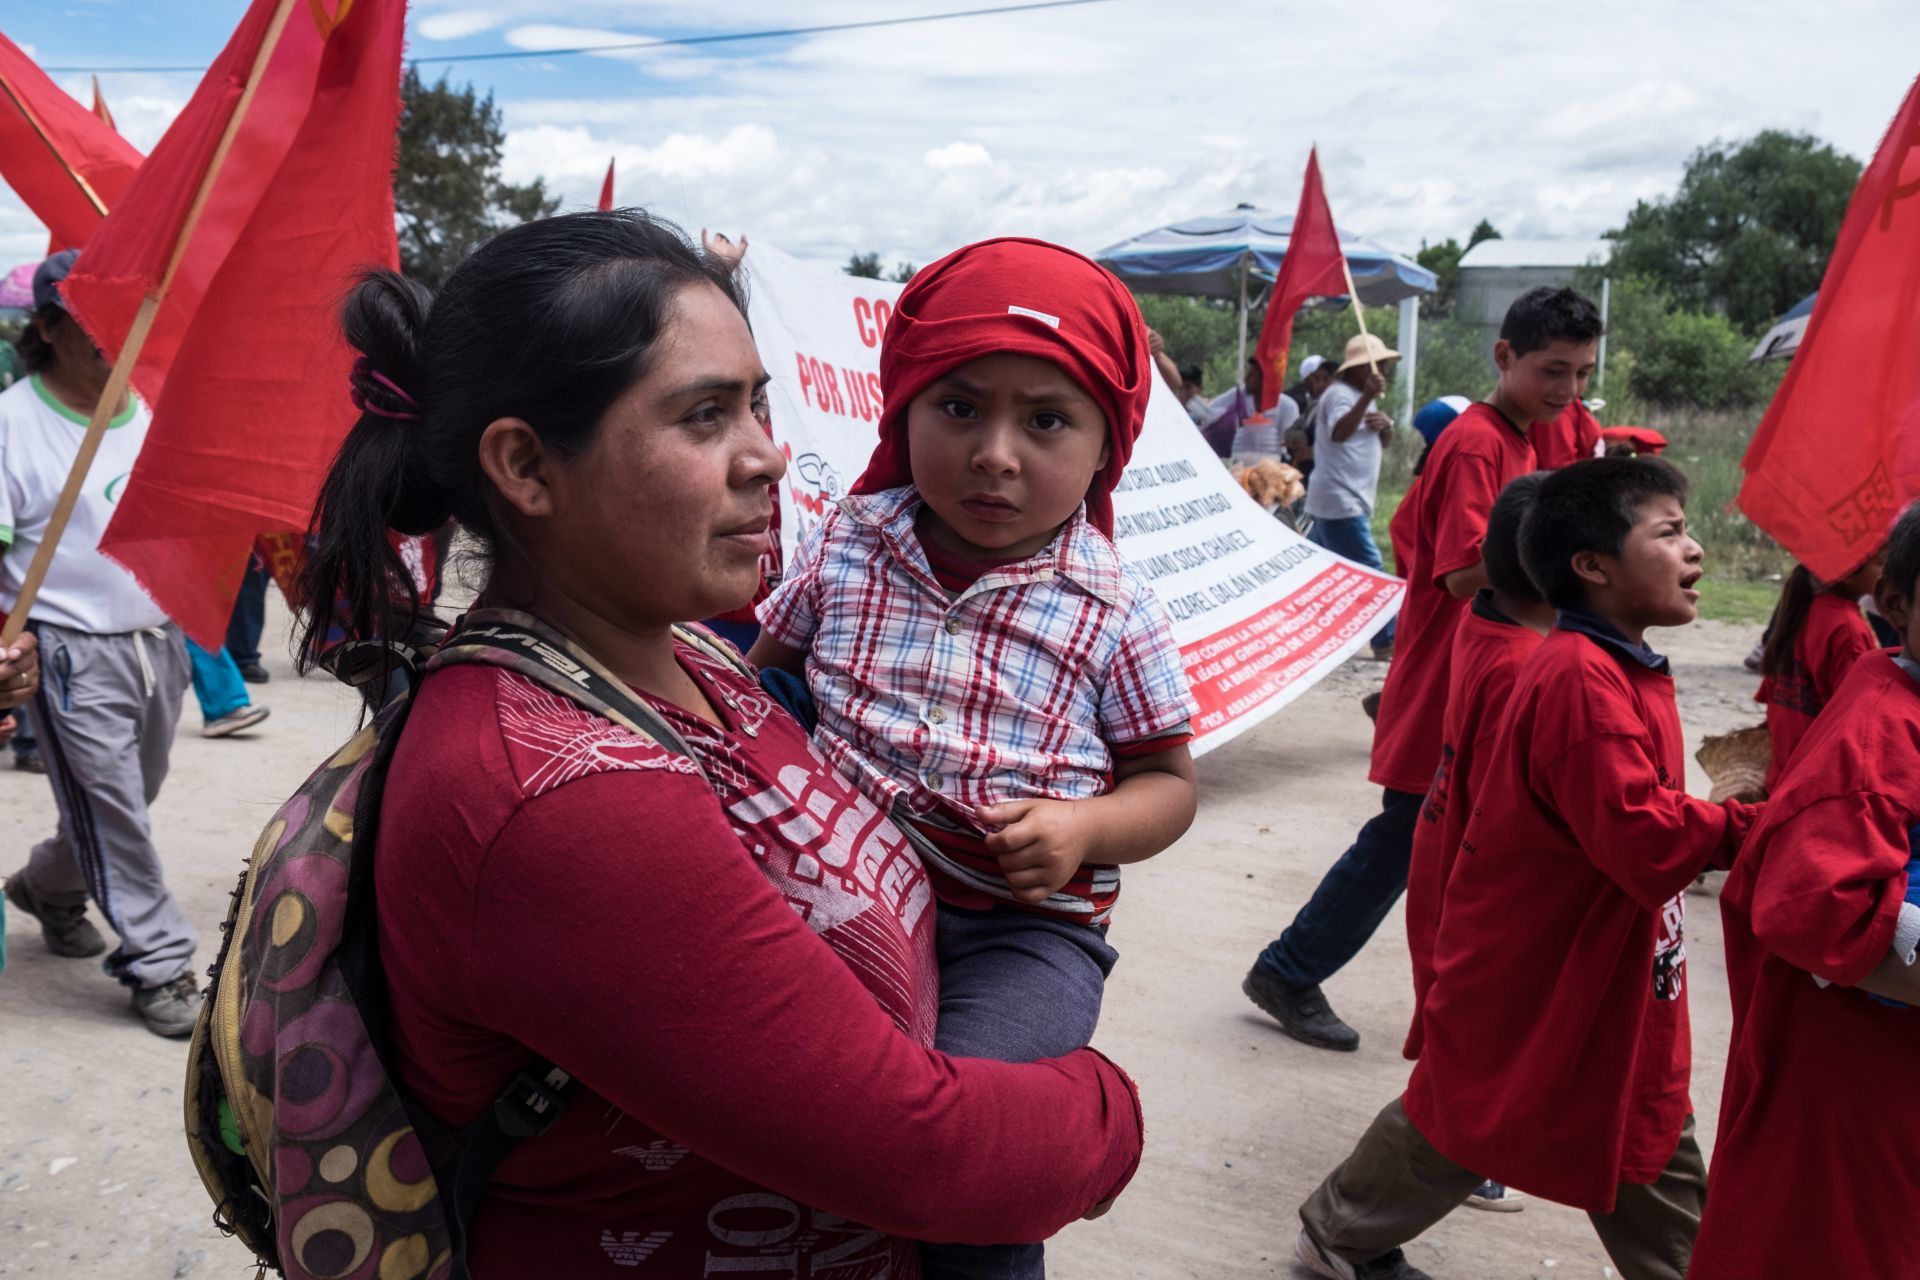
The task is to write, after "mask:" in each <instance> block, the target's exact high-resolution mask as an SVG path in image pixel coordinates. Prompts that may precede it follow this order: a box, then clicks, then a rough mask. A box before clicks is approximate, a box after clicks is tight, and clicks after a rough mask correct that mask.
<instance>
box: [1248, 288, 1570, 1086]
mask: <svg viewBox="0 0 1920 1280" xmlns="http://www.w3.org/2000/svg"><path fill="white" fill-rule="evenodd" d="M1600 333H1601V324H1600V313H1599V312H1598V311H1596V310H1595V309H1594V306H1593V304H1592V303H1591V302H1588V301H1587V300H1586V299H1585V298H1583V297H1581V296H1580V295H1579V294H1577V293H1575V292H1574V291H1573V290H1571V289H1548V288H1540V289H1534V290H1532V291H1530V292H1528V293H1525V294H1523V295H1521V296H1520V298H1519V299H1518V300H1516V301H1515V302H1514V304H1513V305H1512V306H1511V307H1509V308H1508V309H1507V315H1506V319H1505V320H1503V321H1502V322H1501V325H1500V340H1499V341H1498V342H1496V343H1494V347H1493V361H1494V364H1495V366H1496V367H1497V368H1498V369H1499V371H1500V381H1499V384H1498V385H1497V386H1495V387H1494V390H1493V395H1492V396H1490V397H1488V399H1487V400H1485V401H1483V402H1482V403H1480V404H1475V405H1470V406H1468V408H1467V409H1466V410H1465V411H1464V412H1462V413H1461V414H1460V416H1459V417H1457V418H1455V419H1454V420H1453V421H1452V422H1451V423H1450V424H1448V426H1447V429H1446V430H1445V431H1443V432H1441V433H1440V434H1439V436H1438V437H1436V438H1435V440H1434V442H1433V447H1432V449H1431V450H1430V451H1429V452H1428V454H1427V460H1426V465H1425V466H1424V467H1423V468H1422V469H1421V473H1420V481H1419V483H1418V484H1416V485H1415V486H1414V487H1413V488H1412V489H1411V490H1409V491H1408V493H1407V496H1406V498H1405V499H1403V500H1402V505H1401V509H1400V510H1399V511H1397V512H1395V513H1394V518H1393V525H1392V528H1393V533H1394V540H1393V542H1394V558H1395V560H1396V561H1398V564H1397V565H1396V567H1397V568H1398V570H1399V571H1400V573H1401V574H1402V575H1403V576H1405V578H1406V579H1407V594H1406V599H1405V602H1404V603H1403V604H1402V605H1401V607H1400V617H1399V620H1398V623H1397V626H1398V635H1397V637H1396V639H1395V644H1394V659H1393V666H1392V668H1391V669H1390V670H1389V671H1388V672H1387V682H1386V686H1385V687H1384V688H1383V689H1382V690H1381V691H1380V703H1379V708H1378V712H1379V713H1378V716H1377V718H1376V721H1375V727H1374V732H1373V767H1372V770H1371V772H1370V773H1369V774H1368V777H1369V778H1370V779H1371V780H1372V781H1373V782H1374V783H1376V784H1378V785H1379V786H1380V787H1381V788H1383V791H1382V795H1381V804H1380V812H1379V813H1378V814H1376V815H1375V816H1374V817H1373V818H1372V819H1371V820H1369V821H1368V822H1367V824H1366V825H1365V826H1363V827H1361V828H1360V834H1359V835H1358V836H1357V837H1356V838H1355V839H1354V842H1353V844H1352V846H1351V847H1349V848H1348V849H1347V851H1346V852H1345V853H1343V854H1341V855H1340V858H1339V860H1338V861H1336V862H1335V863H1334V864H1333V866H1332V867H1331V868H1330V869H1329V870H1328V872H1327V874H1326V876H1325V877H1324V878H1323V879H1322V880H1321V881H1320V884H1319V886H1318V887H1317V888H1316V889H1315V890H1314V891H1313V896H1312V897H1311V898H1309V899H1308V900H1307V903H1306V905H1304V906H1302V907H1301V908H1300V911H1299V913H1298V914H1297V915H1295V916H1294V918H1293V923H1292V924H1290V925H1288V926H1287V929H1286V931H1285V932H1284V933H1282V934H1281V935H1280V936H1279V937H1278V938H1276V939H1275V940H1274V941H1273V942H1271V943H1269V944H1268V945H1267V948H1266V950H1264V951H1262V952H1261V953H1260V957H1259V959H1258V960H1256V961H1255V962H1254V965H1253V968H1252V969H1250V970H1249V971H1248V972H1247V976H1246V979H1245V981H1243V982H1242V983H1241V990H1243V991H1244V992H1246V994H1247V998H1248V999H1250V1000H1252V1001H1253V1002H1254V1003H1255V1004H1257V1005H1259V1006H1260V1008H1261V1009H1263V1010H1264V1011H1265V1012H1266V1013H1268V1014H1269V1015H1271V1016H1272V1017H1273V1018H1274V1020H1275V1021H1277V1022H1279V1024H1280V1027H1281V1029H1282V1030H1283V1031H1285V1032H1286V1033H1287V1034H1288V1035H1290V1036H1292V1037H1293V1038H1294V1039H1296V1040H1299V1041H1301V1042H1302V1043H1304V1044H1310V1045H1314V1046H1315V1047H1317V1048H1322V1049H1339V1050H1353V1049H1357V1048H1359V1047H1360V1033H1359V1032H1357V1031H1355V1030H1354V1029H1353V1028H1352V1027H1350V1026H1348V1025H1347V1024H1346V1023H1345V1022H1343V1021H1341V1020H1340V1018H1339V1016H1338V1015H1336V1014H1335V1013H1334V1012H1333V1010H1332V1008H1330V1007H1329V1006H1328V1004H1327V999H1326V996H1325V995H1323V994H1322V993H1321V990H1320V984H1321V983H1322V982H1324V981H1326V980H1327V979H1328V978H1330V977H1332V976H1333V974H1334V973H1336V972H1338V971H1339V970H1340V969H1341V968H1342V967H1343V966H1344V965H1345V964H1346V963H1347V961H1349V960H1351V959H1353V957H1354V956H1356V955H1358V954H1359V953H1360V948H1361V947H1363V946H1365V945H1366V943H1367V939H1368V938H1371V937H1372V936H1373V931H1374V930H1375V929H1378V928H1379V927H1380V922H1381V921H1382V920H1384V919H1386V916H1387V912H1388V911H1390V910H1392V908H1393V904H1394V902H1395V900H1396V899H1398V898H1399V897H1400V894H1401V892H1402V891H1403V890H1405V889H1406V887H1407V863H1408V860H1409V859H1410V858H1411V857H1412V856H1413V829H1414V821H1415V817H1416V815H1418V814H1419V812H1420V804H1421V801H1422V800H1424V799H1425V798H1426V794H1427V786H1428V784H1429V783H1431V782H1432V781H1433V771H1434V769H1435V768H1436V767H1438V765H1439V763H1440V737H1441V730H1442V728H1443V726H1442V723H1441V722H1442V720H1443V719H1444V718H1445V716H1446V710H1447V679H1448V674H1447V673H1448V668H1449V665H1450V663H1451V660H1452V654H1453V630H1454V627H1455V625H1456V624H1457V623H1458V622H1459V621H1460V617H1461V615H1462V614H1464V613H1465V612H1466V608H1467V601H1468V599H1470V598H1471V597H1472V596H1473V594H1474V592H1476V591H1478V590H1479V589H1480V588H1482V587H1484V586H1486V585H1487V575H1486V570H1485V569H1484V568H1483V567H1482V566H1481V563H1480V543H1481V540H1482V538H1484V537H1485V535H1486V531H1487V512H1488V511H1490V510H1491V509H1492V507H1493V500H1494V498H1495V497H1496V496H1498V494H1499V493H1500V491H1501V490H1502V489H1504V488H1505V487H1506V486H1507V484H1508V483H1509V482H1511V481H1512V480H1514V479H1516V478H1517V477H1519V476H1523V475H1525V474H1527V473H1528V472H1529V471H1532V470H1533V469H1534V462H1533V448H1532V446H1530V445H1529V444H1528V443H1527V428H1528V426H1529V425H1530V424H1532V423H1534V422H1537V421H1542V420H1546V419H1551V418H1553V417H1556V416H1557V415H1558V414H1559V413H1560V412H1561V410H1563V409H1565V408H1566V407H1567V405H1568V404H1570V403H1571V402H1573V401H1574V400H1576V399H1578V398H1579V396H1580V394H1581V392H1583V391H1584V390H1585V389H1586V385H1587V379H1588V378H1590V377H1591V376H1592V375H1593V368H1594V360H1595V355H1596V351H1597V349H1598V346H1599V342H1600ZM1409 507H1411V510H1409V509H1408V508H1409ZM1403 552H1404V554H1403Z"/></svg>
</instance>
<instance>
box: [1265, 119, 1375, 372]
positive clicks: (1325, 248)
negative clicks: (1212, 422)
mask: <svg viewBox="0 0 1920 1280" xmlns="http://www.w3.org/2000/svg"><path fill="white" fill-rule="evenodd" d="M1351 288H1352V286H1351V285H1350V284H1349V283H1348V281H1347V260H1346V257H1345V256H1344V255H1343V254H1342V253H1341V252H1340V233H1339V232H1338V231H1336V230H1334V226H1333V211H1332V210H1330V209H1329V208H1327V192H1326V188H1325V187H1324V186H1322V185H1321V182H1320V151H1319V148H1317V147H1315V148H1313V149H1312V150H1309V151H1308V152H1307V176H1306V180H1305V181H1304V182H1303V183H1302V184H1301V186H1300V208H1299V210H1298V211H1297V212H1295V214H1294V215H1293V231H1292V232H1291V233H1290V234H1289V235H1288V236H1287V252H1286V256H1284V257H1282V258H1281V259H1280V274H1279V275H1277V276H1275V277H1274V280H1273V292H1272V293H1271V294H1269V295H1267V317H1266V319H1264V320H1262V321H1261V322H1260V342H1259V344H1258V345H1257V346H1255V347H1254V349H1253V354H1254V359H1256V360H1258V361H1259V362H1260V408H1261V409H1263V410H1265V409H1271V408H1273V405H1274V402H1275V401H1276V400H1278V399H1279V398H1280V388H1282V387H1284V386H1285V385H1286V383H1287V348H1288V347H1289V346H1290V345H1292V342H1293V317H1294V315H1295V313H1297V312H1298V311H1299V310H1300V304H1301V303H1303V302H1305V301H1306V300H1307V299H1308V298H1337V297H1339V296H1340V295H1341V294H1343V293H1349V292H1351ZM1363 324H1364V322H1363Z"/></svg>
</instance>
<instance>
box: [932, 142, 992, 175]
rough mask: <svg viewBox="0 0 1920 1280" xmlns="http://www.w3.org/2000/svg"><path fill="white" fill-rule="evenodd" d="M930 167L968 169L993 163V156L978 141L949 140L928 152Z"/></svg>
mask: <svg viewBox="0 0 1920 1280" xmlns="http://www.w3.org/2000/svg"><path fill="white" fill-rule="evenodd" d="M925 158H926V162H927V167H928V168H929V169H942V170H945V169H967V168H971V167H973V166H975V165H983V164H992V163H993V156H992V155H991V154H990V153H989V152H988V151H987V149H986V148H985V147H983V146H981V145H980V144H979V143H977V142H949V143H948V144H947V145H946V146H944V147H935V148H934V149H933V150H931V151H929V152H927V154H926V157H925Z"/></svg>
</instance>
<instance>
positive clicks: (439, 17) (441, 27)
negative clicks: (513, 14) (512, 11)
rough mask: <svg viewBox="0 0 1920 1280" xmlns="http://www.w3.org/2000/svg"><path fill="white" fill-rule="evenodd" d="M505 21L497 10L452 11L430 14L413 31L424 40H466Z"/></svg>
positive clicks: (416, 24)
mask: <svg viewBox="0 0 1920 1280" xmlns="http://www.w3.org/2000/svg"><path fill="white" fill-rule="evenodd" d="M505 21H506V16H505V15H504V14H502V13H500V12H499V11H498V10H496V9H452V10H448V11H447V12H445V13H434V14H429V15H428V16H426V17H424V18H422V19H420V21H419V22H417V23H415V24H414V28H413V29H414V32H415V34H417V35H418V36H419V37H420V38H421V39H422V40H464V39H466V38H467V37H468V36H477V35H479V34H480V33H481V32H483V31H491V30H493V29H494V28H495V27H497V26H499V25H500V24H501V23H503V22H505Z"/></svg>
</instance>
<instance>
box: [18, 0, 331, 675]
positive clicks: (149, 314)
mask: <svg viewBox="0 0 1920 1280" xmlns="http://www.w3.org/2000/svg"><path fill="white" fill-rule="evenodd" d="M294 3H295V0H280V5H279V7H278V8H277V9H275V10H274V13H273V20H272V22H271V23H270V24H269V25H268V27H267V33H266V38H265V39H263V40H262V41H261V42H260V48H259V50H258V51H257V52H256V54H255V55H254V60H253V66H252V68H251V69H250V70H249V71H248V73H247V83H246V86H245V88H243V89H242V90H241V93H240V100H239V101H238V102H237V103H235V104H234V108H233V114H232V115H231V116H229V117H228V118H227V124H226V128H225V130H224V131H223V132H222V133H221V135H220V141H219V143H218V145H216V146H215V147H214V151H213V157H212V159H211V160H210V161H209V162H208V164H207V171H206V173H205V174H203V175H202V176H201V179H200V187H199V190H197V191H196V192H195V193H194V197H193V203H192V204H191V205H189V206H188V207H187V216H186V217H185V218H184V219H183V220H182V221H181V224H180V234H179V237H178V238H177V239H176V240H175V241H174V245H173V253H172V256H170V257H169V258H168V259H167V267H166V270H165V271H164V272H163V273H162V274H161V277H160V283H159V285H158V286H157V287H156V288H155V289H154V290H153V292H151V293H149V294H148V295H147V296H146V297H145V298H143V299H141V302H140V309H139V310H138V311H137V312H136V313H135V314H134V317H133V324H132V325H131V326H130V327H129V328H128V330H127V338H126V341H125V342H123V343H122V344H121V346H120V354H119V355H118V356H117V357H115V359H114V362H113V370H112V372H110V373H109V374H108V375H107V385H106V386H105V388H103V389H102V390H101V392H100V400H99V402H98V403H97V404H95V405H94V407H93V416H92V417H91V418H90V419H88V422H87V434H86V435H85V437H84V438H82V440H81V441H80V449H79V452H78V453H77V454H76V455H75V456H74V459H73V467H72V469H71V470H70V471H68V473H67V482H66V484H65V485H64V486H63V487H62V488H61V490H60V498H59V501H57V502H56V503H55V504H54V508H53V513H52V515H50V516H49V517H48V519H47V528H46V533H45V534H44V536H43V537H42V538H41V540H40V545H39V546H38V547H37V548H35V550H34V554H33V562H32V563H31V564H30V565H28V567H27V575H26V578H25V580H24V581H22V582H21V584H20V596H19V599H17V600H16V601H14V605H13V609H12V611H11V613H10V614H9V616H8V618H7V624H6V627H5V629H4V630H0V649H10V648H12V647H13V644H14V641H16V640H17V639H18V638H19V636H20V632H21V630H22V629H23V628H24V627H25V626H26V625H27V615H28V613H29V611H30V610H31V609H32V608H33V602H34V600H35V599H36V598H37V597H38V596H39V594H40V586H41V584H42V583H43V582H44V581H45V580H46V576H47V570H48V569H49V568H50V567H51V566H52V564H53V554H54V552H55V550H57V549H58V547H59V545H60V537H61V535H62V534H64V533H65V532H66V529H67V521H68V520H69V519H71V518H72V516H73V508H74V504H75V503H77V502H78V501H79V498H80V489H81V487H82V486H83V485H84V484H85V483H86V479H87V472H88V471H89V470H91V469H92V467H93V460H94V457H95V455H97V454H98V453H99V452H100V442H101V441H102V440H104V439H105V438H106V432H107V423H108V422H109V421H110V420H111V419H112V418H113V416H114V413H115V411H116V410H117V409H118V408H119V407H120V403H121V399H122V398H123V397H124V396H125V395H126V394H127V386H128V384H129V383H130V382H131V381H132V380H133V368H134V365H135V364H136V363H138V362H139V359H140V351H141V348H142V347H144V346H145V345H146V341H147V334H148V332H149V331H150V330H151V329H152V328H153V319H154V316H155V315H156V314H157V313H158V312H159V310H160V304H161V303H162V302H164V301H165V300H166V296H167V290H168V288H169V287H170V286H171V285H172V283H173V277H174V273H175V272H177V271H178V270H179V268H180V262H181V259H182V258H184V257H185V256H186V251H187V246H188V244H189V243H191V241H192V240H193V232H194V227H195V226H196V225H197V224H198V223H199V221H200V213H201V211H202V210H203V209H204V208H205V207H206V203H207V196H208V195H209V194H210V193H211V192H212V190H213V184H214V182H215V181H216V180H217V179H218V178H219V176H220V169H221V166H222V165H224V164H225V163H226V159H227V152H228V151H229V150H231V149H232V147H233V139H234V136H235V135H236V134H237V133H238V132H239V131H240V124H241V122H242V121H243V120H244V119H245V118H246V114H247V108H248V106H249V105H251V104H252V102H253V97H254V94H255V92H256V91H257V90H258V89H259V87H260V80H261V77H262V76H263V75H264V74H265V73H266V69H267V63H268V62H269V61H270V60H271V59H272V57H273V50H274V46H275V45H276V44H278V43H279V40H280V33H281V31H282V30H283V29H285V27H286V25H287V15H288V14H289V13H291V12H292V11H293V6H294Z"/></svg>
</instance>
